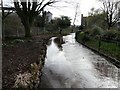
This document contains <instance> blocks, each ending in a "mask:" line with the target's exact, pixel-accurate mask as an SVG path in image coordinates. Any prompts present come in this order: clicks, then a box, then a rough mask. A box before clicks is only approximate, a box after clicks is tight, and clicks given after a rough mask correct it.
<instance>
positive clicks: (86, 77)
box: [41, 33, 120, 88]
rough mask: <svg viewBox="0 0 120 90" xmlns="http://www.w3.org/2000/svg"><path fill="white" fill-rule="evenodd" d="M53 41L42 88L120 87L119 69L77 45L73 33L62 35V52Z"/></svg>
mask: <svg viewBox="0 0 120 90" xmlns="http://www.w3.org/2000/svg"><path fill="white" fill-rule="evenodd" d="M54 38H55V37H53V38H51V44H50V45H49V46H47V55H46V62H45V66H44V68H43V76H42V78H41V81H42V82H41V87H42V88H43V87H44V88H120V83H119V77H120V75H119V69H118V68H117V67H115V66H114V65H113V64H111V63H110V62H108V61H107V60H106V59H105V58H103V57H101V56H99V55H97V54H95V53H94V52H92V51H91V50H89V49H87V48H86V47H84V46H82V45H81V44H79V43H77V42H76V41H75V34H74V33H72V34H70V35H67V36H63V39H64V41H65V43H64V44H63V45H62V46H63V50H62V51H61V50H60V49H59V48H58V47H57V45H56V43H54Z"/></svg>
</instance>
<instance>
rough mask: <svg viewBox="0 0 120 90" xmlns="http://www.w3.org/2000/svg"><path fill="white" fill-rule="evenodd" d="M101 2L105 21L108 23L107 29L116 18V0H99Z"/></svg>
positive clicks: (112, 24)
mask: <svg viewBox="0 0 120 90" xmlns="http://www.w3.org/2000/svg"><path fill="white" fill-rule="evenodd" d="M99 1H101V2H102V3H103V11H104V13H105V15H106V17H105V21H106V22H107V25H108V30H110V28H111V27H113V26H114V25H115V24H116V23H117V21H118V20H119V18H118V9H117V8H116V7H118V1H117V0H99Z"/></svg>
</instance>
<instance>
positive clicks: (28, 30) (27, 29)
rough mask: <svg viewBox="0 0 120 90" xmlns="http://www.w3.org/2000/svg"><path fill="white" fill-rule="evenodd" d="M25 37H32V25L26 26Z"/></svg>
mask: <svg viewBox="0 0 120 90" xmlns="http://www.w3.org/2000/svg"><path fill="white" fill-rule="evenodd" d="M24 27H25V37H31V33H30V28H31V27H30V25H25V26H24Z"/></svg>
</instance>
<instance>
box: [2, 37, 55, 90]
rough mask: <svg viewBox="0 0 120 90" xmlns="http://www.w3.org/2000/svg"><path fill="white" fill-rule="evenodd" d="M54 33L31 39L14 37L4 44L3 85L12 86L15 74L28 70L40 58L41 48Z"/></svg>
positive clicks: (43, 47)
mask: <svg viewBox="0 0 120 90" xmlns="http://www.w3.org/2000/svg"><path fill="white" fill-rule="evenodd" d="M52 36H54V35H41V36H34V37H32V38H31V39H29V40H28V39H12V40H9V39H8V40H5V41H3V45H2V87H3V89H4V88H8V89H10V88H12V86H13V85H14V82H15V76H16V75H17V74H19V73H23V72H25V71H27V70H28V69H29V67H30V64H31V63H34V62H36V61H37V60H39V58H40V55H41V54H42V53H41V50H42V49H44V50H46V44H47V43H48V41H49V39H50V38H51V37H52Z"/></svg>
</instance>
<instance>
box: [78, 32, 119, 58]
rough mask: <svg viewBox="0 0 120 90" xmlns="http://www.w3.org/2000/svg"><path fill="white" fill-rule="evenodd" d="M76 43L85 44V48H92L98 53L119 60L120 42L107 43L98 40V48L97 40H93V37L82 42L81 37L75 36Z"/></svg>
mask: <svg viewBox="0 0 120 90" xmlns="http://www.w3.org/2000/svg"><path fill="white" fill-rule="evenodd" d="M76 39H77V41H78V42H82V43H84V44H86V45H87V46H89V47H91V48H94V49H95V50H97V51H100V52H102V53H104V54H106V55H108V56H111V57H113V58H116V59H117V60H120V42H110V41H109V42H108V41H102V40H100V47H99V39H95V38H93V37H89V40H86V41H85V40H83V36H82V35H80V34H79V35H77V38H76Z"/></svg>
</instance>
